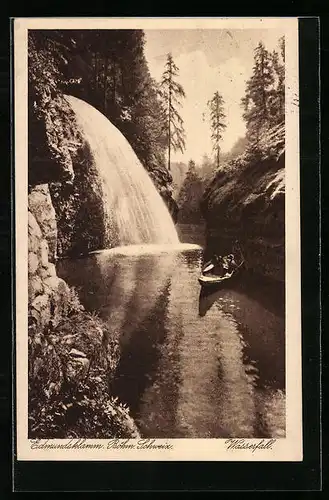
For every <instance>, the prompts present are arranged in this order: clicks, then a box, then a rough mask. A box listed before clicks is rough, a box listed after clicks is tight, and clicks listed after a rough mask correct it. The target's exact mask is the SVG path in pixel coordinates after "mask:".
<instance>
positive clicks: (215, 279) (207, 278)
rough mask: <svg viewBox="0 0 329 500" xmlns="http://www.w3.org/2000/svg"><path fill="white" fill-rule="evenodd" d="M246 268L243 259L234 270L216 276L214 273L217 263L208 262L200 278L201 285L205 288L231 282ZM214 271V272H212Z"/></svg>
mask: <svg viewBox="0 0 329 500" xmlns="http://www.w3.org/2000/svg"><path fill="white" fill-rule="evenodd" d="M243 266H244V259H243V258H241V260H240V262H239V264H237V265H235V266H234V267H233V269H232V270H230V271H227V272H225V273H224V272H223V273H222V274H216V273H215V272H214V271H215V269H216V263H215V262H213V261H209V262H207V263H206V264H205V265H204V266H203V269H202V272H201V276H200V277H199V283H200V284H201V285H204V286H211V285H220V284H222V283H224V282H225V281H227V280H230V279H232V278H233V276H235V275H236V274H238V273H239V272H240V271H241V269H242V268H243ZM211 271H213V272H211Z"/></svg>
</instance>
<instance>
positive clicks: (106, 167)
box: [65, 96, 179, 246]
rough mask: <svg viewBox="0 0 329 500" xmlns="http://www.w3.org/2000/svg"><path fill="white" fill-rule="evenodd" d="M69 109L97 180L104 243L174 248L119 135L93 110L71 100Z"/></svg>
mask: <svg viewBox="0 0 329 500" xmlns="http://www.w3.org/2000/svg"><path fill="white" fill-rule="evenodd" d="M65 98H66V100H67V101H68V102H69V104H70V106H71V107H72V109H73V111H74V113H75V116H76V120H77V123H78V126H79V128H80V129H81V132H82V134H83V136H84V139H85V140H86V141H87V143H88V144H89V147H90V150H91V155H92V158H93V161H94V166H95V168H96V169H97V172H98V174H99V177H100V179H101V185H102V191H103V201H104V207H103V208H104V212H105V215H106V234H107V237H106V240H107V244H108V245H110V244H111V233H112V234H113V231H115V232H116V239H117V241H118V242H119V244H120V246H125V245H140V244H157V245H166V244H170V245H172V244H177V243H179V239H178V235H177V232H176V228H175V225H174V223H173V220H172V218H171V215H170V213H169V211H168V209H167V207H166V205H165V202H164V201H163V200H162V198H161V196H160V194H159V193H158V191H157V190H156V188H155V186H154V184H153V182H152V180H151V178H150V177H149V175H148V173H147V172H146V170H145V169H144V167H143V166H142V164H141V163H140V161H139V160H138V158H137V156H136V154H135V152H134V151H133V149H132V147H131V146H130V144H129V143H128V141H127V139H126V138H125V137H124V136H123V134H122V133H121V132H120V131H119V130H118V129H117V128H116V127H115V126H114V125H113V124H112V123H111V122H110V121H109V120H108V119H107V118H106V117H105V116H104V115H103V114H102V113H100V112H99V111H98V110H97V109H95V108H94V107H93V106H91V105H90V104H87V103H86V102H84V101H82V100H81V99H78V98H76V97H72V96H65Z"/></svg>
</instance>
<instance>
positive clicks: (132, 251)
mask: <svg viewBox="0 0 329 500" xmlns="http://www.w3.org/2000/svg"><path fill="white" fill-rule="evenodd" d="M201 248H202V247H201V246H200V245H196V244H194V243H177V244H167V245H158V244H147V245H127V246H121V247H114V248H109V249H104V250H95V251H93V252H90V255H93V254H103V255H104V254H106V255H122V256H131V255H157V254H161V253H167V254H169V253H180V252H187V251H193V250H200V249H201Z"/></svg>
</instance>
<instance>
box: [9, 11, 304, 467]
mask: <svg viewBox="0 0 329 500" xmlns="http://www.w3.org/2000/svg"><path fill="white" fill-rule="evenodd" d="M176 21H179V20H176ZM15 30H16V31H15V38H14V46H15V131H16V146H15V152H16V166H15V169H16V180H15V184H16V204H17V210H16V234H17V236H16V238H17V247H16V253H17V255H16V261H17V268H16V273H17V278H16V279H17V294H22V295H20V297H22V298H21V299H19V301H18V302H17V333H16V346H17V352H18V353H20V354H21V356H20V357H19V358H18V354H17V358H18V363H17V419H18V420H17V436H18V455H19V456H20V455H21V457H22V459H26V460H33V459H35V460H40V459H43V458H45V459H47V458H48V459H51V460H69V459H71V460H72V457H75V458H74V459H77V460H82V459H85V458H87V457H88V458H95V459H102V460H104V459H105V460H106V459H109V460H111V459H115V460H126V459H127V460H131V459H133V460H138V459H141V460H142V459H143V460H145V459H146V460H177V459H189V458H191V459H200V460H207V459H208V460H210V459H211V460H222V459H225V460H237V459H239V460H276V459H277V460H286V459H287V460H301V458H302V454H301V453H302V452H301V449H302V440H301V424H302V420H301V419H302V408H301V374H300V364H301V347H300V323H299V320H300V311H299V307H300V304H299V299H300V297H299V267H298V266H299V227H298V223H299V215H298V203H299V198H298V196H299V186H298V169H299V164H298V86H297V81H298V68H297V61H298V50H297V37H298V31H297V21H296V19H294V18H292V19H268V20H267V19H257V18H255V19H240V20H239V19H231V20H230V19H228V20H226V19H225V20H224V19H222V20H221V19H217V20H216V18H214V19H213V20H212V21H209V22H208V23H207V22H206V20H204V19H200V20H199V21H197V20H181V22H175V20H174V19H172V20H167V21H165V20H161V19H154V20H153V22H152V20H151V19H144V20H143V19H138V18H136V19H135V20H134V19H130V20H129V21H128V20H121V21H120V20H106V19H103V20H98V21H97V20H92V19H90V20H88V19H84V20H83V19H79V18H77V19H65V18H64V19H51V18H50V19H47V20H42V19H17V20H15ZM18 156H19V158H20V160H18ZM195 439H197V440H198V441H195V442H194V443H195V444H194V445H192V443H193V441H190V440H195ZM197 443H199V444H197ZM191 446H193V450H192V449H191V448H190V447H191ZM253 451H256V452H257V453H251V452H253ZM248 452H249V453H248ZM228 454H229V455H230V456H229V457H228V456H227V455H228ZM77 455H79V457H78V456H77Z"/></svg>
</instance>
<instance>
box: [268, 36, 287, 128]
mask: <svg viewBox="0 0 329 500" xmlns="http://www.w3.org/2000/svg"><path fill="white" fill-rule="evenodd" d="M272 64H273V70H274V78H275V83H274V90H273V95H272V100H271V116H272V120H273V125H278V124H280V123H282V122H284V118H285V42H284V37H281V38H280V39H279V51H276V50H274V51H273V52H272Z"/></svg>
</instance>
